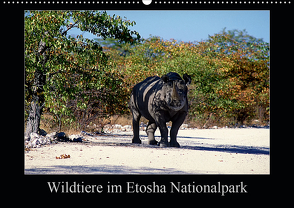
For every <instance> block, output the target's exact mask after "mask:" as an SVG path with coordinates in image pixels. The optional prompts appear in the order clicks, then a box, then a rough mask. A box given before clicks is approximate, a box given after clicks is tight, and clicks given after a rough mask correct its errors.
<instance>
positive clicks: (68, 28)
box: [61, 21, 79, 35]
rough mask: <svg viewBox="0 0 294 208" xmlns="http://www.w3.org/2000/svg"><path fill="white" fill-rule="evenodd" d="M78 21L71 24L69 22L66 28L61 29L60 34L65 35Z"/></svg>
mask: <svg viewBox="0 0 294 208" xmlns="http://www.w3.org/2000/svg"><path fill="white" fill-rule="evenodd" d="M78 22H79V21H76V22H75V23H73V24H70V25H69V26H67V29H66V30H65V31H63V32H62V33H61V35H65V34H66V33H67V31H69V30H70V29H71V28H73V27H74V26H75V24H77V23H78Z"/></svg>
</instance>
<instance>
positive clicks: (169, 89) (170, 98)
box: [161, 72, 191, 111]
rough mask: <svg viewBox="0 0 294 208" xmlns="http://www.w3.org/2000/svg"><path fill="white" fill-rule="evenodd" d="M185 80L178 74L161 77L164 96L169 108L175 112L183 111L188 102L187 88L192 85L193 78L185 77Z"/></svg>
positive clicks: (185, 75) (171, 73)
mask: <svg viewBox="0 0 294 208" xmlns="http://www.w3.org/2000/svg"><path fill="white" fill-rule="evenodd" d="M183 78H184V80H183V79H182V78H181V77H180V76H179V75H178V74H177V73H173V72H170V73H168V74H167V75H164V76H162V77H161V79H162V80H163V83H164V84H163V88H162V90H163V94H164V99H165V102H166V104H167V107H168V108H169V109H171V110H173V111H179V110H181V109H182V108H183V107H184V106H185V104H186V102H187V92H188V89H187V86H188V85H189V84H190V83H191V77H190V76H189V75H187V74H184V75H183Z"/></svg>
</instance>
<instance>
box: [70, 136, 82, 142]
mask: <svg viewBox="0 0 294 208" xmlns="http://www.w3.org/2000/svg"><path fill="white" fill-rule="evenodd" d="M69 139H70V141H72V142H82V141H83V137H82V136H80V135H78V134H72V135H70V136H69Z"/></svg>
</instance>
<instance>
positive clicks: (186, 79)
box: [183, 74, 192, 86]
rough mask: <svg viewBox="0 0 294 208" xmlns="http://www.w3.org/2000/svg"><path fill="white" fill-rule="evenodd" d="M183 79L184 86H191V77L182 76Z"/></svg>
mask: <svg viewBox="0 0 294 208" xmlns="http://www.w3.org/2000/svg"><path fill="white" fill-rule="evenodd" d="M183 78H184V80H185V83H186V85H187V86H188V85H189V84H191V80H192V79H191V77H190V76H189V75H188V74H184V75H183Z"/></svg>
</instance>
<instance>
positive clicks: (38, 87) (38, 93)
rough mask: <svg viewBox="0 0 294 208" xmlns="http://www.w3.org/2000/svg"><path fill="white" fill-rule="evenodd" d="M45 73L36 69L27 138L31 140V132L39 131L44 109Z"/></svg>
mask: <svg viewBox="0 0 294 208" xmlns="http://www.w3.org/2000/svg"><path fill="white" fill-rule="evenodd" d="M45 78H46V77H45V75H44V74H43V73H42V71H40V70H36V71H35V78H34V86H33V90H32V101H31V106H30V112H29V116H28V121H27V126H26V132H25V138H26V139H27V140H30V134H31V133H38V132H39V127H40V119H41V114H42V109H43V107H44V103H45V99H44V89H43V86H44V84H45Z"/></svg>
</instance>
